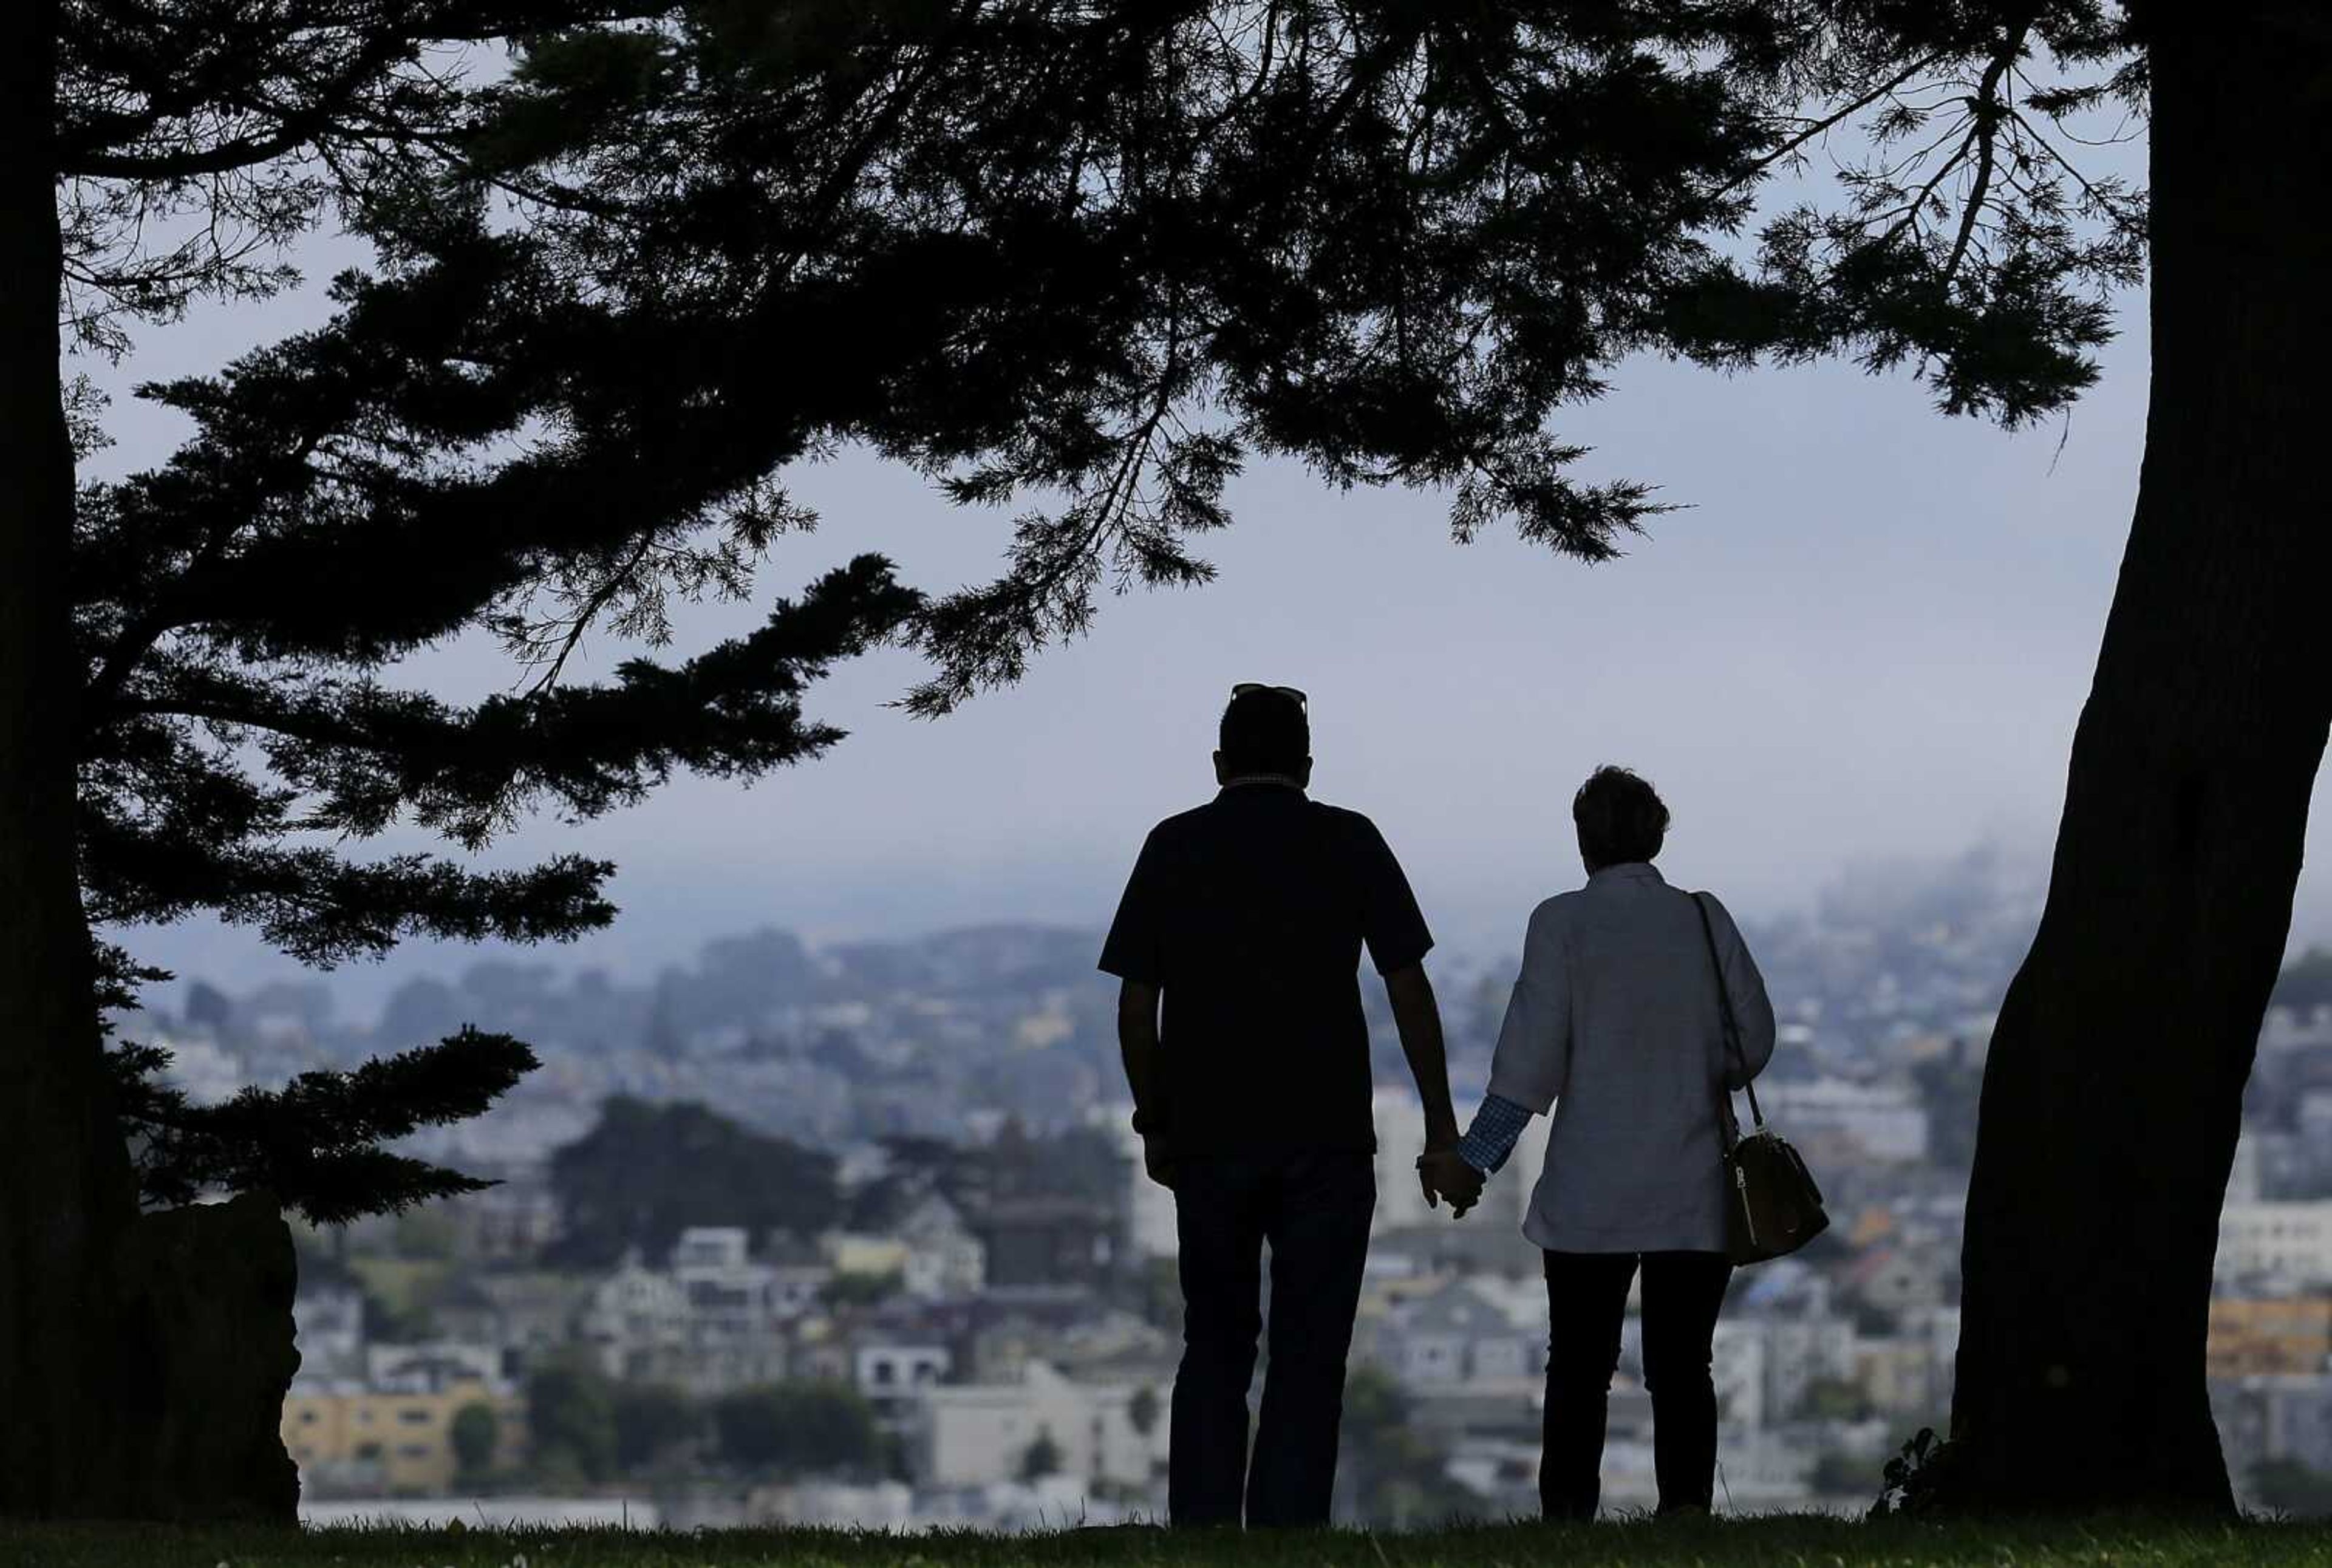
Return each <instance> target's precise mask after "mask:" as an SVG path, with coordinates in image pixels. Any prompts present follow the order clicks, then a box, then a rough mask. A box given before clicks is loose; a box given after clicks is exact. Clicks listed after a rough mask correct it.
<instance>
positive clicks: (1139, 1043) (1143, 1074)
mask: <svg viewBox="0 0 2332 1568" xmlns="http://www.w3.org/2000/svg"><path fill="white" fill-rule="evenodd" d="M1117 1056H1118V1060H1119V1061H1121V1062H1123V1064H1124V1065H1125V1086H1126V1087H1127V1088H1129V1089H1131V1090H1132V1091H1133V1130H1134V1131H1135V1132H1137V1133H1141V1134H1142V1165H1143V1166H1144V1168H1145V1169H1147V1170H1148V1171H1149V1172H1150V1179H1151V1180H1152V1181H1155V1182H1157V1183H1158V1185H1160V1186H1161V1187H1171V1186H1173V1185H1174V1182H1173V1173H1172V1171H1171V1169H1170V1167H1169V1165H1168V1162H1167V1157H1166V1148H1167V1144H1166V1138H1165V1135H1164V1133H1165V1120H1164V1119H1165V1114H1166V1094H1165V1085H1164V1084H1163V1083H1162V1082H1161V1079H1162V1078H1163V1076H1164V1056H1165V1052H1164V1050H1163V1048H1162V1047H1160V1045H1159V1043H1158V988H1157V987H1156V986H1154V985H1152V984H1151V983H1150V982H1149V981H1147V980H1126V981H1124V982H1123V984H1121V985H1120V986H1119V987H1118V988H1117Z"/></svg>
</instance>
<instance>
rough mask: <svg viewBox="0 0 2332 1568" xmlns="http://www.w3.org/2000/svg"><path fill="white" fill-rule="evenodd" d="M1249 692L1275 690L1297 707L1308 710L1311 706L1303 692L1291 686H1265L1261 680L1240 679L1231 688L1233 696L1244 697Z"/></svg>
mask: <svg viewBox="0 0 2332 1568" xmlns="http://www.w3.org/2000/svg"><path fill="white" fill-rule="evenodd" d="M1249 692H1276V693H1279V694H1280V695H1281V696H1283V697H1285V698H1287V699H1288V700H1289V701H1290V702H1293V703H1295V705H1296V706H1297V707H1299V708H1304V709H1306V710H1307V711H1308V710H1309V708H1310V706H1311V704H1310V703H1307V702H1305V698H1304V693H1301V692H1299V691H1297V690H1296V689H1295V687H1293V686H1266V685H1265V684H1263V683H1262V682H1261V681H1241V682H1240V683H1239V684H1238V685H1236V686H1233V687H1232V688H1231V695H1232V696H1234V697H1244V696H1246V695H1247V693H1249Z"/></svg>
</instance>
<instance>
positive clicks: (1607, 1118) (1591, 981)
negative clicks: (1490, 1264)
mask: <svg viewBox="0 0 2332 1568" xmlns="http://www.w3.org/2000/svg"><path fill="white" fill-rule="evenodd" d="M1707 904H1708V915H1709V924H1708V928H1707V929H1708V933H1709V934H1708V936H1706V937H1704V935H1703V927H1702V924H1701V917H1700V913H1699V911H1697V910H1696V908H1695V907H1694V900H1693V898H1692V897H1691V896H1690V895H1689V894H1685V893H1683V892H1681V891H1679V890H1677V889H1676V888H1673V887H1671V886H1669V885H1668V882H1667V880H1666V879H1665V878H1663V877H1662V876H1661V875H1660V874H1659V872H1658V870H1657V869H1656V868H1654V867H1653V866H1652V865H1650V864H1649V863H1648V862H1640V861H1639V862H1630V863H1626V864H1622V865H1610V866H1605V867H1603V868H1602V869H1601V870H1599V871H1597V872H1596V873H1595V874H1594V875H1591V877H1589V878H1588V881H1587V885H1586V886H1584V887H1582V888H1581V889H1579V890H1578V891H1576V892H1573V893H1567V894H1560V895H1558V896H1557V897H1554V898H1551V899H1548V900H1547V901H1546V902H1545V903H1544V904H1540V905H1539V907H1538V908H1537V910H1535V911H1534V913H1532V916H1531V923H1530V930H1529V932H1528V934H1527V936H1526V937H1525V939H1524V954H1523V971H1522V974H1521V976H1520V978H1519V979H1518V980H1516V982H1515V995H1514V999H1513V1001H1512V1003H1511V1004H1510V1005H1509V1007H1508V1009H1507V1013H1506V1020H1505V1027H1504V1028H1502V1029H1501V1030H1500V1033H1499V1037H1498V1047H1497V1054H1496V1057H1495V1058H1494V1060H1493V1063H1492V1066H1491V1074H1490V1085H1489V1088H1490V1093H1492V1094H1494V1095H1499V1096H1501V1097H1502V1098H1505V1099H1508V1100H1512V1101H1514V1102H1515V1103H1516V1104H1520V1105H1522V1106H1524V1108H1526V1109H1529V1110H1533V1111H1544V1110H1545V1109H1546V1108H1547V1106H1548V1104H1549V1103H1550V1102H1552V1103H1553V1107H1554V1111H1553V1114H1554V1125H1553V1133H1552V1134H1551V1135H1550V1137H1549V1139H1548V1144H1547V1158H1546V1168H1545V1171H1544V1173H1543V1174H1542V1175H1541V1177H1540V1179H1539V1182H1538V1186H1537V1188H1536V1190H1534V1194H1533V1197H1532V1200H1531V1206H1530V1210H1529V1214H1528V1217H1527V1219H1525V1220H1524V1227H1523V1229H1524V1234H1526V1235H1527V1236H1529V1237H1530V1238H1531V1239H1532V1240H1533V1241H1534V1242H1536V1243H1537V1244H1538V1245H1539V1246H1541V1247H1543V1248H1554V1249H1557V1250H1562V1251H1568V1252H1620V1251H1627V1252H1649V1251H1683V1250H1721V1249H1722V1248H1723V1247H1724V1245H1725V1214H1724V1206H1723V1197H1724V1193H1723V1187H1722V1166H1721V1163H1720V1155H1721V1148H1720V1145H1719V1142H1718V1135H1717V1123H1716V1097H1717V1084H1718V1079H1719V1075H1720V1073H1722V1075H1723V1076H1724V1077H1725V1080H1726V1081H1728V1082H1729V1083H1732V1084H1735V1085H1737V1084H1739V1083H1741V1082H1743V1081H1745V1076H1753V1075H1754V1074H1755V1073H1756V1072H1757V1071H1758V1070H1759V1069H1761V1068H1763V1066H1764V1065H1765V1061H1766V1059H1767V1058H1768V1057H1769V1056H1771V1055H1772V1052H1773V1009H1772V1006H1771V1004H1770V1003H1769V1002H1768V1001H1767V1000H1766V998H1765V990H1764V984H1763V980H1762V979H1760V978H1759V976H1758V974H1757V970H1756V965H1755V963H1754V961H1752V960H1751V959H1750V957H1749V953H1748V951H1747V949H1746V948H1745V946H1744V945H1743V943H1742V941H1741V937H1740V933H1739V932H1738V931H1737V930H1736V929H1735V926H1734V923H1733V921H1732V918H1731V916H1730V915H1729V914H1727V913H1725V909H1724V906H1723V905H1722V904H1717V903H1716V900H1715V899H1713V898H1712V899H1709V900H1708V901H1707ZM1712 939H1713V941H1714V942H1715V945H1716V953H1717V955H1718V958H1719V959H1720V960H1721V961H1722V962H1723V965H1724V969H1725V978H1726V982H1727V988H1728V990H1730V991H1731V992H1732V999H1733V1007H1734V1011H1735V1017H1736V1018H1737V1019H1738V1021H1739V1026H1740V1029H1741V1035H1742V1041H1741V1044H1742V1047H1743V1052H1744V1061H1743V1062H1739V1063H1736V1062H1733V1061H1730V1060H1727V1059H1726V1058H1727V1056H1728V1055H1729V1053H1728V1052H1727V1049H1726V1047H1725V1044H1724V1034H1723V1026H1722V1021H1721V1020H1722V1016H1721V1014H1720V1011H1719V1009H1718V1005H1717V994H1716V984H1717V980H1716V964H1714V963H1712V961H1711V959H1710V952H1709V947H1710V942H1711V940H1712ZM1744 1066H1745V1069H1746V1072H1745V1074H1744Z"/></svg>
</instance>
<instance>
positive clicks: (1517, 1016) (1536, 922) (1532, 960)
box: [1489, 899, 1571, 1115]
mask: <svg viewBox="0 0 2332 1568" xmlns="http://www.w3.org/2000/svg"><path fill="white" fill-rule="evenodd" d="M1570 1071H1571V973H1570V954H1569V951H1568V944H1567V943H1566V942H1564V940H1563V916H1562V913H1561V910H1560V908H1559V906H1558V905H1557V904H1556V902H1555V901H1554V900H1553V899H1549V900H1548V901H1547V902H1546V903H1544V904H1540V905H1539V906H1538V908H1536V909H1535V910H1533V911H1532V912H1531V918H1530V926H1529V929H1528V930H1527V931H1525V932H1524V935H1523V967H1522V973H1521V974H1519V975H1517V976H1516V977H1515V990H1514V995H1513V996H1511V997H1509V998H1508V999H1507V1000H1506V1018H1505V1023H1504V1024H1502V1025H1500V1026H1499V1028H1498V1046H1497V1049H1496V1051H1494V1052H1493V1053H1492V1054H1491V1056H1490V1090H1489V1092H1490V1093H1491V1094H1492V1095H1496V1097H1497V1098H1499V1099H1502V1100H1505V1101H1508V1102H1510V1103H1511V1104H1515V1105H1519V1106H1521V1107H1522V1108H1523V1109H1524V1111H1527V1112H1530V1113H1532V1114H1538V1115H1544V1114H1545V1113H1546V1109H1547V1107H1548V1106H1550V1105H1552V1104H1554V1097H1555V1096H1556V1095H1560V1094H1562V1093H1563V1082H1564V1080H1565V1079H1566V1078H1567V1077H1568V1076H1570Z"/></svg>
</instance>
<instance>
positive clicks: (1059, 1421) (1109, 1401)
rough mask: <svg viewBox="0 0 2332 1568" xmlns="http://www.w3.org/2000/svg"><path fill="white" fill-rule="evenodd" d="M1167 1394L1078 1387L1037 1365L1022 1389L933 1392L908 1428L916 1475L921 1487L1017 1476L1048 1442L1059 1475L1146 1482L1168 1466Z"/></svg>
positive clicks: (997, 1386) (1132, 1387)
mask: <svg viewBox="0 0 2332 1568" xmlns="http://www.w3.org/2000/svg"><path fill="white" fill-rule="evenodd" d="M1145 1390H1147V1393H1146V1397H1145V1392H1144V1391H1145ZM1168 1397H1169V1395H1168V1391H1167V1390H1165V1389H1163V1388H1157V1387H1153V1386H1151V1385H1148V1384H1143V1383H1135V1382H1106V1383H1104V1382H1093V1383H1081V1382H1071V1381H1070V1380H1069V1379H1067V1378H1066V1377H1064V1376H1062V1375H1061V1373H1060V1372H1056V1371H1055V1370H1054V1369H1053V1368H1052V1367H1051V1366H1049V1365H1047V1363H1045V1362H1037V1361H1032V1362H1028V1363H1027V1368H1026V1369H1025V1372H1024V1373H1023V1376H1022V1378H1021V1381H1020V1382H1017V1383H988V1384H970V1385H957V1386H947V1385H941V1386H939V1387H934V1388H931V1389H928V1390H926V1391H924V1393H923V1395H922V1399H921V1401H919V1403H918V1406H917V1408H916V1410H915V1411H914V1413H913V1415H912V1416H911V1418H910V1420H909V1424H908V1430H909V1433H910V1437H909V1451H910V1453H911V1454H912V1455H913V1466H914V1469H915V1478H916V1481H917V1483H918V1484H919V1485H922V1486H924V1487H984V1486H989V1485H992V1484H994V1483H996V1482H999V1481H1010V1480H1018V1479H1019V1478H1021V1477H1022V1476H1023V1474H1024V1472H1025V1469H1026V1468H1027V1462H1028V1455H1029V1450H1030V1449H1031V1448H1035V1447H1037V1444H1038V1443H1039V1441H1040V1439H1049V1444H1050V1447H1051V1449H1052V1452H1053V1455H1054V1458H1055V1459H1056V1467H1055V1468H1056V1474H1058V1475H1060V1476H1062V1477H1076V1478H1078V1479H1081V1480H1083V1481H1085V1482H1087V1483H1091V1482H1094V1481H1109V1482H1113V1483H1117V1484H1119V1485H1123V1486H1146V1485H1148V1484H1149V1483H1150V1481H1151V1480H1152V1477H1153V1476H1154V1474H1155V1473H1156V1470H1157V1468H1158V1467H1159V1466H1161V1465H1162V1464H1164V1463H1165V1460H1166V1429H1167V1420H1166V1414H1165V1412H1166V1405H1167V1401H1168ZM1138 1415H1145V1416H1147V1418H1148V1420H1147V1426H1148V1430H1147V1431H1144V1430H1143V1429H1142V1424H1141V1423H1139V1422H1137V1420H1136V1417H1137V1416H1138Z"/></svg>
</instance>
